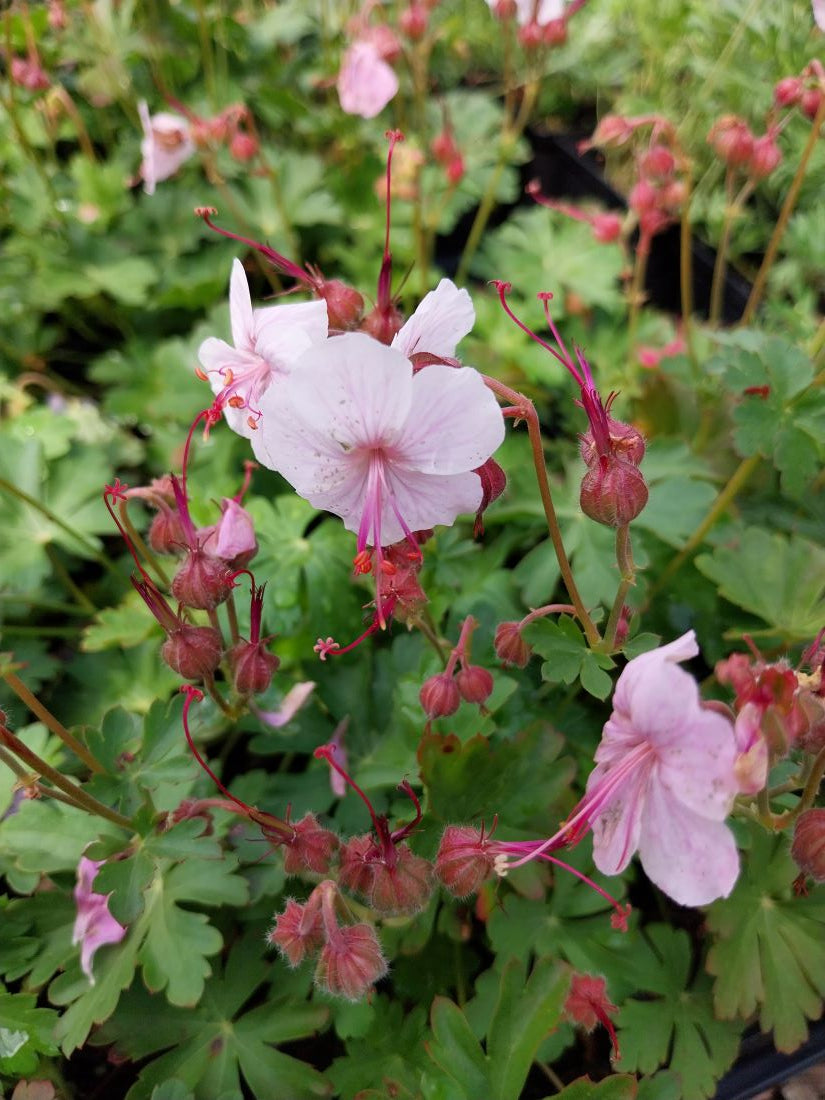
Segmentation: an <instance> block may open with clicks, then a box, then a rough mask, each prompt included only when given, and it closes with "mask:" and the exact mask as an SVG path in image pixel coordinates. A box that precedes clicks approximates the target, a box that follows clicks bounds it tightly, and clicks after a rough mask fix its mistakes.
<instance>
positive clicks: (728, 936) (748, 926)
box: [707, 829, 825, 1051]
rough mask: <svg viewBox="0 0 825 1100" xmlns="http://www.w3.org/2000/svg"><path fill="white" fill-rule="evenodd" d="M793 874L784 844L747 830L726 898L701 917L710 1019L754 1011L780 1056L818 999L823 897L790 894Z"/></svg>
mask: <svg viewBox="0 0 825 1100" xmlns="http://www.w3.org/2000/svg"><path fill="white" fill-rule="evenodd" d="M796 874H797V868H796V866H795V865H794V863H793V860H792V859H791V858H790V854H789V852H788V844H787V840H786V838H785V837H784V836H783V835H781V834H780V835H778V836H773V837H772V836H769V835H766V834H764V833H762V832H761V831H757V830H755V829H754V830H752V845H751V849H750V851H749V853H748V861H747V864H746V866H745V868H744V869H743V872H742V876H741V877H740V879H739V882H738V883H737V884H736V887H735V889H734V891H733V893H732V894H731V896H730V897H729V898H724V899H721V900H719V901H717V902H714V904H713V905H712V906H711V907H710V910H709V911H708V927H709V929H710V931H711V933H712V934H713V935H714V937H715V942H714V943H713V946H712V947H711V949H710V952H709V954H708V959H707V968H708V970H709V971H710V973H711V974H713V975H715V977H716V980H715V982H714V985H713V1000H714V1005H715V1007H716V1011H717V1013H718V1014H719V1015H720V1016H721V1017H723V1018H724V1019H733V1018H735V1017H736V1016H740V1017H742V1018H748V1017H750V1016H752V1015H753V1013H755V1012H759V1022H760V1025H761V1027H762V1029H763V1030H764V1031H768V1030H770V1029H773V1033H774V1042H775V1043H776V1046H777V1047H778V1049H779V1050H785V1051H791V1050H795V1049H796V1047H798V1046H799V1045H800V1043H803V1042H804V1041H805V1039H806V1038H807V1035H808V1027H807V1022H806V1021H807V1020H814V1019H818V1017H819V1015H820V1013H821V1009H822V998H823V996H825V948H824V947H823V945H822V936H821V934H820V931H821V926H822V921H823V918H825V898H823V897H822V891H821V890H819V889H815V890H814V891H813V892H812V893H811V894H810V895H808V896H807V897H804V896H797V895H795V894H794V893H793V890H792V883H793V880H794V877H795V875H796Z"/></svg>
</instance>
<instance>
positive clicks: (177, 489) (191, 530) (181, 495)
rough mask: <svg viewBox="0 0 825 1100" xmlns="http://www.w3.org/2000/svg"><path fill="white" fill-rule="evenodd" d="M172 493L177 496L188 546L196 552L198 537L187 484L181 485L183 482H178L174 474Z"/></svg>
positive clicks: (176, 500) (176, 499) (176, 501)
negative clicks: (190, 513)
mask: <svg viewBox="0 0 825 1100" xmlns="http://www.w3.org/2000/svg"><path fill="white" fill-rule="evenodd" d="M172 491H173V493H174V494H175V503H176V504H177V506H178V515H179V516H180V522H181V526H182V527H183V533H184V534H185V535H186V541H187V545H188V546H189V549H190V550H195V549H197V546H198V536H197V533H196V531H195V525H194V523H192V517H191V516H190V515H189V502H188V500H187V498H186V487H185V484H181V482H180V481H178V479H177V478H176V477H175V475H174V474H172Z"/></svg>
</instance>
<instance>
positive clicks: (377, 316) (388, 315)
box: [361, 305, 404, 344]
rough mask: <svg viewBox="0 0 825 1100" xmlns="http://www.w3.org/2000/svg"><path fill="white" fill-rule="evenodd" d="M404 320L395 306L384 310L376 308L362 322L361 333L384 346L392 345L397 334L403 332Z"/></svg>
mask: <svg viewBox="0 0 825 1100" xmlns="http://www.w3.org/2000/svg"><path fill="white" fill-rule="evenodd" d="M403 324H404V318H403V317H402V316H401V313H400V311H399V310H398V309H396V307H395V306H393V305H391V306H390V307H389V309H382V308H381V307H380V306H376V307H375V309H373V310H371V311H370V312H369V313H368V314H367V316H366V317H365V318H364V320H363V321H362V322H361V331H362V332H366V333H367V334H368V335H369V336H372V338H373V339H374V340H378V341H379V342H380V343H382V344H391V343H392V340H393V337H394V336H395V335H396V333H398V332H400V331H401V328H402V326H403Z"/></svg>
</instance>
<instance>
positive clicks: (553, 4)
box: [487, 0, 564, 27]
mask: <svg viewBox="0 0 825 1100" xmlns="http://www.w3.org/2000/svg"><path fill="white" fill-rule="evenodd" d="M499 3H500V0H487V4H488V5H489V7H491V8H492V9H493V11H495V9H496V8H497V7H498V6H499ZM515 5H516V19H517V20H518V24H519V26H521V27H525V26H527V24H528V23H537V24H538V25H539V26H540V27H543V26H545V25H546V24H547V23H552V22H554V21H555V20H556V19H561V18H563V16H564V0H515Z"/></svg>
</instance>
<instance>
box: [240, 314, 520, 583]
mask: <svg viewBox="0 0 825 1100" xmlns="http://www.w3.org/2000/svg"><path fill="white" fill-rule="evenodd" d="M261 410H262V412H263V420H262V422H261V423H262V427H261V431H259V432H257V433H255V435H254V436H253V439H252V445H253V449H254V451H255V455H256V457H257V458H258V461H259V462H261V463H263V464H264V465H265V466H268V467H269V468H270V469H274V470H277V471H278V472H279V473H281V474H282V475H283V476H284V477H285V478H286V479H287V481H289V482H290V483H291V484H292V485H293V486H294V488H295V490H296V492H297V493H298V494H299V495H300V496H302V497H304V498H305V499H306V500H308V501H309V502H310V504H312V505H313V506H314V507H316V508H320V509H324V510H326V511H329V512H333V513H335V515H338V516H340V517H341V519H343V521H344V524H345V526H346V527H347V528H348V529H349V530H350V531H353V532H355V533H356V534H357V536H358V552H359V555H360V554H362V553H363V552H364V551H365V550H366V548H367V546H368V545H369V546H372V547H373V548H374V549H375V551H376V556H377V557H378V558H379V561H378V563H377V564H378V565H379V566H380V564H381V561H382V560H383V557H382V555H381V548H382V547H386V546H389V545H390V544H391V543H394V542H398V541H399V540H401V539H404V538H405V537H406V538H407V539H408V540H409V541H410V543H411V544H413V545H414V547H415V548H416V550H417V546H418V544H417V543H416V541H415V539H414V537H413V532H414V531H420V530H425V529H427V528H430V527H434V526H435V525H436V524H445V525H447V526H450V525H451V524H452V523H453V522H454V521H455V519H456V517H457V516H459V515H461V514H463V513H467V512H474V511H475V510H476V509H477V508H478V506H479V504H480V503H481V497H482V486H481V481H480V479H479V477H478V475H477V474H475V473H474V472H473V471H474V470H475V468H476V467H478V466H480V465H481V464H482V463H483V462H484V461H485V460H486V459H487V458H489V457H490V455H491V454H492V453H493V452H494V451H495V450H496V449H497V447H498V446H499V445H500V444H501V442H502V440H503V438H504V419H503V417H502V414H501V410H500V408H499V406H498V402H497V401H496V399H495V398H494V396H493V394H492V393H491V392H490V390H489V389H488V388H487V386H486V385H485V384H484V380H483V379H482V377H481V375H480V374H478V372H477V371H475V370H473V369H472V368H471V367H463V368H461V369H455V368H454V367H448V366H444V365H441V364H434V365H431V366H427V367H425V368H423V369H422V370H419V371H417V372H416V371H415V370H414V368H413V365H412V363H411V362H410V360H409V359H408V358H407V357H406V356H405V355H403V354H402V353H401V352H400V351H399V350H398V349H397V348H391V347H387V346H386V345H384V344H381V343H379V342H378V341H376V340H373V339H372V338H371V337H370V336H367V335H365V334H364V333H347V334H345V335H344V336H337V337H335V338H334V339H333V340H329V341H327V342H325V343H324V344H318V345H315V346H313V347H312V348H310V349H309V351H308V352H306V353H305V355H304V356H302V358H301V359H300V360H299V361H298V362H297V364H296V369H295V370H294V372H293V373H292V374H291V375H290V376H289V378H287V379H286V381H285V382H284V383H283V384H282V385H280V386H279V387H278V389H277V394H274V391H272V390H270V391H269V392H268V393H267V394H265V395H264V398H263V400H262V402H261Z"/></svg>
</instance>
